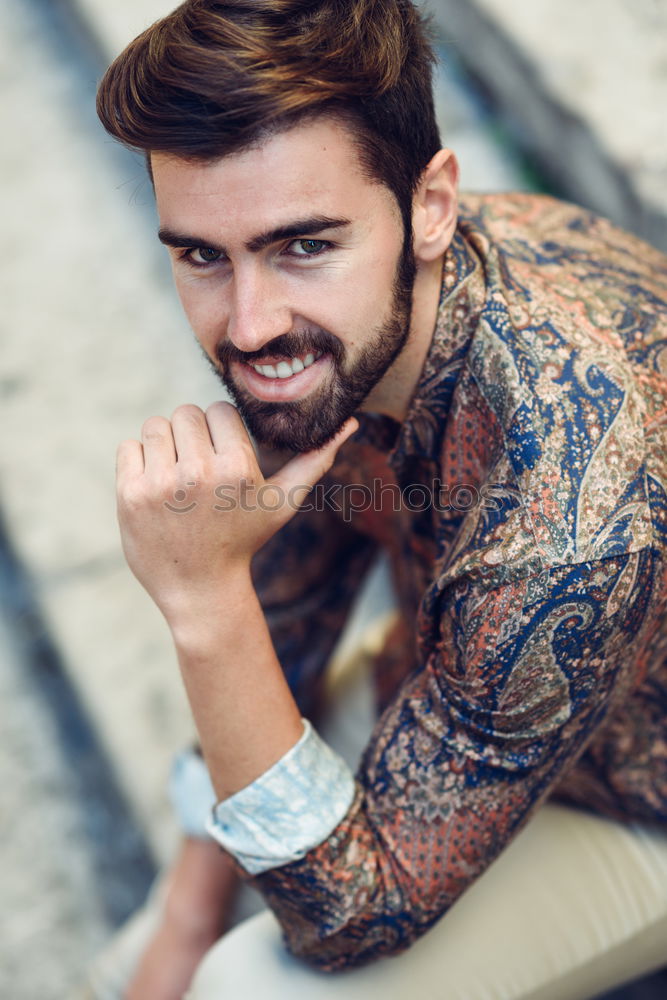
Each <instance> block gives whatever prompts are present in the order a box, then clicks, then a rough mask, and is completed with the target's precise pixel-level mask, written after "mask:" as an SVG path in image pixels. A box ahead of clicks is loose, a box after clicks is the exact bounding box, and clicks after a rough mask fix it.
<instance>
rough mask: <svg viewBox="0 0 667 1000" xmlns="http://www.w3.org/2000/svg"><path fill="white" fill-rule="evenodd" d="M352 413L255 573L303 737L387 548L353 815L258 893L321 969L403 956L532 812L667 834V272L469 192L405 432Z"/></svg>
mask: <svg viewBox="0 0 667 1000" xmlns="http://www.w3.org/2000/svg"><path fill="white" fill-rule="evenodd" d="M361 420H362V427H361V429H360V431H359V432H358V433H357V434H356V435H355V436H354V438H353V439H352V440H351V441H349V442H348V443H347V444H346V445H345V446H344V447H343V449H341V451H340V453H339V456H338V459H337V461H336V464H335V465H334V467H333V469H332V470H331V472H330V473H329V474H328V476H327V478H326V480H325V482H324V483H322V484H320V486H319V487H318V489H319V490H320V491H321V493H320V500H321V502H320V503H314V504H312V505H311V506H313V507H314V509H312V510H305V511H302V512H300V513H299V514H297V515H296V516H295V518H294V519H293V520H292V521H291V522H290V523H289V524H288V525H287V526H286V527H285V529H283V531H282V532H280V533H279V535H277V536H276V537H275V538H274V539H272V540H271V542H270V543H269V544H268V545H267V546H266V547H265V548H264V549H263V550H262V551H261V552H260V553H259V554H258V556H257V558H256V562H255V565H254V573H255V580H256V585H257V589H258V592H259V594H260V598H261V600H262V602H263V606H264V608H265V611H266V615H267V620H268V622H269V625H270V628H271V631H272V635H273V639H274V642H275V645H276V650H277V653H278V655H279V657H280V659H281V662H282V664H283V666H284V670H285V673H286V675H287V678H288V680H289V682H290V685H291V687H292V690H293V691H294V693H295V695H296V697H297V699H298V701H299V703H300V705H301V707H302V710H303V711H304V712H306V713H310V714H311V716H312V714H313V712H314V711H315V706H316V702H317V691H318V678H319V677H320V676H321V673H322V670H323V668H324V666H325V664H326V662H327V659H328V657H329V654H330V652H331V650H332V648H333V646H334V644H335V642H336V640H337V638H338V636H339V633H340V630H341V628H342V625H343V623H344V621H345V618H346V615H347V613H348V610H349V607H350V604H351V602H352V599H353V597H354V596H355V594H356V591H357V589H358V586H359V581H360V579H361V577H362V575H363V573H364V572H365V570H366V568H367V567H368V566H369V564H370V562H371V560H372V559H373V557H374V555H375V553H376V552H377V550H378V547H383V548H384V549H386V550H387V551H388V553H389V556H390V559H391V564H392V569H393V576H394V582H395V587H396V592H397V595H398V601H399V605H400V611H401V615H400V620H399V621H398V623H397V626H396V628H395V629H394V630H393V632H392V634H391V636H390V638H389V640H388V643H387V647H386V649H385V651H384V653H383V654H382V655H381V656H380V657H379V658H378V662H377V664H376V675H377V694H378V706H379V710H380V716H379V721H378V722H377V725H376V727H375V730H374V732H373V735H372V738H371V740H370V742H369V745H368V747H367V749H366V751H365V753H364V756H363V758H362V761H361V764H360V767H359V770H358V772H357V774H356V777H355V793H354V798H353V801H352V805H351V807H350V808H349V810H348V811H347V813H346V814H345V816H344V818H343V819H342V821H341V822H340V823H339V824H338V825H337V826H336V827H335V829H334V830H333V832H332V833H331V834H330V835H329V836H328V837H327V838H326V839H325V840H324V842H322V843H320V844H319V845H317V846H315V847H313V848H312V849H311V850H309V851H308V852H307V853H306V854H305V856H304V857H302V858H300V859H298V860H296V861H293V862H290V863H288V864H284V865H281V866H279V867H275V868H272V869H271V870H269V871H266V872H264V873H263V874H260V875H259V876H256V877H255V878H253V879H252V883H253V884H254V885H255V886H256V888H258V889H259V890H260V891H261V892H262V893H263V894H264V896H265V898H266V900H267V901H268V903H269V905H270V906H271V907H272V909H273V910H274V911H275V913H276V914H277V916H278V918H279V920H280V921H281V924H282V927H283V929H284V934H285V938H286V943H287V945H288V947H289V948H290V949H291V950H292V951H293V952H294V953H295V954H298V955H300V956H302V957H303V958H305V959H306V960H308V961H311V962H313V963H315V964H317V965H319V966H321V967H323V968H326V969H339V968H343V967H346V966H351V965H355V964H359V963H362V962H366V961H368V960H370V959H373V958H375V957H377V956H380V955H385V954H391V953H396V952H399V951H401V950H402V949H404V948H406V947H407V946H408V945H409V944H410V943H411V942H412V941H413V940H414V939H415V937H417V936H418V935H420V934H422V933H423V932H424V931H426V930H427V929H428V928H429V927H430V926H431V925H432V924H433V923H434V921H436V920H437V919H438V918H439V917H440V916H442V915H443V914H444V913H445V911H446V910H447V909H448V908H449V907H450V906H451V905H452V903H454V902H455V900H456V899H457V898H458V897H459V896H460V895H461V893H462V892H464V890H465V889H466V888H467V887H468V886H469V885H470V884H471V883H472V882H473V881H474V880H475V879H476V878H477V877H478V876H479V875H480V874H481V873H482V872H483V871H484V870H485V869H486V868H487V867H488V865H489V864H490V863H491V862H492V861H493V859H494V858H495V857H496V856H497V855H498V854H499V852H500V851H502V850H503V848H504V847H505V846H506V845H507V844H508V843H509V842H510V841H511V839H512V838H513V837H514V836H515V834H516V833H517V832H518V831H519V830H520V829H521V827H522V826H523V824H524V823H525V822H526V821H527V820H528V819H529V818H530V816H531V815H532V814H533V813H534V811H535V810H536V809H537V808H538V807H539V806H540V804H541V803H543V802H544V801H545V800H546V799H548V798H552V799H558V800H561V801H565V802H569V803H572V804H579V805H582V806H585V807H587V808H591V809H594V810H596V811H597V812H599V813H601V814H603V815H605V816H608V817H614V818H616V819H619V820H622V821H630V820H640V821H644V822H651V823H657V824H661V825H662V826H663V827H666V826H667V618H666V615H665V602H666V599H667V568H666V567H667V563H666V549H667V258H665V257H664V256H663V255H662V254H660V253H658V252H657V251H656V250H654V249H652V248H651V247H649V246H648V245H646V244H645V243H643V242H641V241H640V240H638V239H636V238H635V237H633V236H630V235H628V234H627V233H624V232H622V231H620V230H619V229H617V228H615V227H613V226H612V225H611V224H609V223H608V222H606V221H604V220H602V219H600V218H598V217H596V216H594V215H592V214H590V213H589V212H587V211H584V210H582V209H580V208H577V207H575V206H572V205H568V204H565V203H563V202H559V201H556V200H554V199H551V198H546V197H542V196H535V195H524V194H521V195H506V194H503V195H491V196H473V197H468V198H466V199H464V202H463V206H462V212H461V217H460V223H459V226H458V229H457V232H456V235H455V238H454V240H453V242H452V245H451V247H450V249H449V250H448V252H447V254H446V256H445V260H444V270H443V286H442V296H441V301H440V306H439V312H438V318H437V325H436V328H435V332H434V337H433V342H432V347H431V350H430V353H429V355H428V357H427V359H426V363H425V366H424V369H423V372H422V375H421V378H420V381H419V383H418V386H417V389H416V392H415V395H414V398H413V399H412V402H411V405H410V408H409V412H408V415H407V418H406V420H405V421H404V422H403V423H402V424H401V425H400V426H399V425H398V424H396V423H395V422H394V421H392V420H390V419H388V418H385V417H379V416H373V415H365V416H362V418H361ZM318 508H320V509H318Z"/></svg>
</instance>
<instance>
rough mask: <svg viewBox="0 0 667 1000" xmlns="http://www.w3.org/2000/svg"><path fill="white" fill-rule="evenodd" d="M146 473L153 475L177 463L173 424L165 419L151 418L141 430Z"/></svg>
mask: <svg viewBox="0 0 667 1000" xmlns="http://www.w3.org/2000/svg"><path fill="white" fill-rule="evenodd" d="M141 441H142V444H143V448H144V464H145V467H146V472H147V473H149V474H150V473H151V472H154V471H155V470H156V469H162V468H164V467H165V466H172V465H173V464H174V462H175V461H176V446H175V445H174V436H173V434H172V431H171V424H170V423H169V421H168V420H167V419H166V418H165V417H149V418H148V420H146V421H145V422H144V425H143V427H142V428H141Z"/></svg>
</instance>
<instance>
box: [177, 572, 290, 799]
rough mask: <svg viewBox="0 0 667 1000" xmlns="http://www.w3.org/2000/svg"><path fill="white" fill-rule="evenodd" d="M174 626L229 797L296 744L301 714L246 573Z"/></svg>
mask: <svg viewBox="0 0 667 1000" xmlns="http://www.w3.org/2000/svg"><path fill="white" fill-rule="evenodd" d="M170 626H171V630H172V635H173V637H174V643H175V646H176V651H177V654H178V659H179V663H180V667H181V672H182V675H183V681H184V685H185V688H186V691H187V695H188V699H189V701H190V707H191V709H192V714H193V717H194V720H195V725H196V727H197V731H198V733H199V739H200V742H201V747H202V752H203V754H204V758H205V759H206V763H207V766H208V769H209V773H210V775H211V781H212V782H213V786H214V788H215V791H216V794H217V796H218V798H220V799H224V798H227V797H228V796H230V795H232V794H233V793H234V792H237V791H239V790H240V789H241V788H244V787H245V786H246V785H248V784H250V783H251V782H252V781H254V780H255V778H257V777H259V776H260V775H261V774H263V773H264V772H265V771H267V770H268V768H270V767H271V766H272V765H273V764H274V763H275V762H276V761H277V760H279V759H280V758H281V757H282V756H283V754H285V753H286V752H287V751H288V750H289V749H290V748H291V747H292V746H294V744H295V743H296V742H297V741H298V740H299V738H300V736H301V734H302V731H303V724H302V722H301V716H300V713H299V710H298V708H297V706H296V703H295V701H294V699H293V697H292V695H291V693H290V690H289V687H288V686H287V682H286V681H285V677H284V675H283V672H282V669H281V667H280V663H279V661H278V659H277V657H276V654H275V651H274V648H273V644H272V642H271V637H270V635H269V631H268V627H267V624H266V621H265V618H264V614H263V612H262V609H261V607H260V605H259V601H258V599H257V595H256V593H255V590H254V588H253V585H252V581H251V578H250V573H249V572H247V571H237V572H235V574H234V576H233V577H230V579H229V580H228V581H227V582H226V583H225V585H224V587H223V589H222V590H220V591H219V592H218V593H217V594H216V595H215V599H214V600H213V599H210V598H209V599H207V600H204V599H203V598H202V600H201V601H200V602H199V603H198V604H195V605H193V606H191V607H188V608H187V611H186V612H184V613H183V614H180V615H179V614H177V613H174V615H173V620H172V621H170Z"/></svg>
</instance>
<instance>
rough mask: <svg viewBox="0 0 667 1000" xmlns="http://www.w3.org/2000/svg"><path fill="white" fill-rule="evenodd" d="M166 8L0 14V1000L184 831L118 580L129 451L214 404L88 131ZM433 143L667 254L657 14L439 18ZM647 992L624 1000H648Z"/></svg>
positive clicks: (114, 154) (139, 216) (161, 643)
mask: <svg viewBox="0 0 667 1000" xmlns="http://www.w3.org/2000/svg"><path fill="white" fill-rule="evenodd" d="M172 6H173V3H172V2H171V0H114V2H113V3H109V2H108V0H3V3H2V5H1V6H0V48H1V58H0V102H1V103H0V107H1V109H2V116H3V122H4V126H3V140H2V154H1V159H0V171H1V173H0V210H1V214H2V222H3V232H4V236H3V239H2V243H1V244H0V255H1V266H0V292H1V305H2V308H1V310H0V336H1V338H2V340H1V342H2V367H1V369H0V435H1V445H0V588H1V592H2V605H1V611H0V693H1V695H2V714H1V716H0V889H1V893H2V902H3V905H2V914H1V916H0V921H1V922H2V932H1V933H0V994H1V995H2V996H11V997H12V998H13V1000H34V998H35V997H37V996H39V997H41V998H42V1000H61V998H63V997H64V996H65V995H66V994H67V992H68V990H69V989H70V988H71V987H72V986H73V985H74V984H75V983H76V982H77V980H78V978H79V975H80V971H81V969H82V967H83V965H84V963H85V962H86V961H87V960H88V959H89V958H90V957H91V956H92V955H93V954H94V953H95V951H96V949H98V948H99V947H100V945H102V944H103V943H104V942H105V941H107V940H108V938H109V936H110V935H111V934H112V932H113V930H114V928H115V927H117V926H118V925H119V924H120V923H121V922H122V921H123V920H124V919H125V917H126V916H127V915H128V914H129V913H130V912H132V910H133V909H134V908H135V907H136V906H138V905H139V904H140V903H141V901H142V900H143V897H144V895H145V893H146V890H147V888H148V886H149V884H150V881H151V879H152V877H153V875H154V873H155V871H156V869H157V867H158V866H159V865H160V864H162V863H164V862H165V861H166V860H167V859H168V857H169V855H170V853H171V851H172V850H173V847H174V844H175V841H176V836H177V832H176V830H175V827H174V821H173V819H172V817H171V814H170V810H169V807H168V805H167V802H166V798H165V791H164V789H165V781H166V775H167V772H168V768H169V763H170V760H171V756H172V754H173V752H174V751H175V750H176V749H177V748H179V747H181V746H182V745H183V744H184V743H186V742H187V741H188V740H189V739H190V738H191V736H192V725H191V722H190V718H189V713H188V710H187V705H186V702H185V698H184V695H183V692H182V689H181V685H180V680H179V677H178V671H177V666H176V663H175V658H174V656H173V653H172V651H171V648H170V644H169V641H168V636H167V633H166V628H165V627H164V625H163V622H162V620H161V618H160V616H159V614H158V612H157V611H156V610H155V609H154V607H153V606H152V604H151V602H150V601H149V600H148V598H147V597H146V596H145V595H144V593H143V591H142V590H141V588H140V587H139V585H138V584H136V583H135V581H134V579H133V578H132V577H131V575H130V573H129V571H128V570H127V569H126V568H125V564H124V560H123V557H122V553H121V551H120V546H119V541H118V534H117V528H116V523H115V512H114V486H113V466H114V453H115V448H116V445H117V443H118V441H120V440H121V439H123V438H125V437H135V436H136V435H137V434H138V432H139V429H140V427H141V424H142V422H143V420H144V418H145V417H146V416H148V415H150V414H153V413H162V414H165V415H169V414H170V413H171V412H172V410H173V409H174V408H175V407H176V406H177V405H179V404H180V403H183V402H186V401H187V402H196V403H199V404H200V405H202V406H206V405H207V404H208V403H209V402H211V401H212V400H213V399H214V398H216V397H217V396H218V395H219V389H218V385H217V382H216V380H214V379H213V376H212V375H210V374H209V372H208V369H207V368H206V366H205V365H204V364H203V362H202V360H201V358H200V355H199V351H198V349H197V348H196V345H195V343H194V340H193V337H192V335H191V333H190V332H189V330H188V328H187V325H186V323H185V320H184V318H183V316H182V314H181V311H180V306H179V304H178V302H177V300H176V298H175V295H174V293H173V291H172V288H171V284H170V276H169V270H168V266H167V258H166V255H165V253H164V251H163V250H162V248H161V247H160V246H159V245H158V243H157V240H156V239H155V218H154V212H153V204H152V194H151V190H150V185H149V183H148V181H147V178H146V175H145V171H144V168H143V164H142V162H141V161H140V159H138V158H134V157H132V156H130V155H129V154H127V153H125V152H124V151H122V150H120V149H118V148H117V147H116V146H115V144H114V143H113V142H112V141H111V140H110V139H108V137H106V135H105V134H104V133H103V131H102V129H101V128H100V126H99V125H98V123H97V120H96V117H95V113H94V94H95V88H96V84H97V82H98V81H99V79H100V76H101V73H102V72H103V69H104V67H105V66H106V65H107V64H108V62H109V61H110V60H111V58H112V57H113V56H114V55H115V54H116V53H117V52H119V51H120V50H121V49H122V48H123V47H124V45H125V44H126V43H127V42H128V41H129V40H130V39H131V38H132V37H134V36H135V35H136V34H137V33H138V32H139V31H140V30H141V29H142V28H144V27H145V26H146V25H147V24H149V23H150V22H151V21H152V20H155V19H156V18H157V17H159V16H161V15H163V14H165V13H167V12H168V11H169V10H170V9H171V8H172ZM428 7H429V9H430V10H431V12H432V14H433V18H434V24H435V27H436V29H437V33H438V38H439V46H438V52H439V55H440V58H441V64H440V66H439V69H438V109H439V115H440V120H441V125H442V134H443V139H444V142H445V144H446V145H448V146H451V147H452V148H453V149H454V150H455V151H456V152H457V153H458V155H459V158H460V161H461V166H462V186H463V188H464V190H465V189H468V190H487V191H492V190H508V189H519V188H521V189H532V190H544V191H550V192H552V193H555V194H557V195H560V196H562V197H565V198H569V199H571V200H574V201H578V202H579V203H581V204H585V205H588V206H590V207H591V208H593V209H596V210H598V211H600V212H602V213H603V214H605V215H608V216H609V217H611V218H612V219H614V220H615V221H616V222H618V223H620V224H621V225H623V226H625V227H626V228H628V229H631V230H634V231H636V232H637V233H639V234H640V235H642V236H644V238H645V239H647V240H649V241H650V242H652V243H654V244H655V245H657V246H659V247H661V248H662V249H663V250H667V226H665V220H666V218H667V128H666V127H665V124H666V122H665V118H666V112H665V108H666V107H667V0H632V2H631V0H580V2H577V3H575V2H573V0H510V2H507V0H431V2H430V4H429V5H428ZM666 995H667V980H665V978H664V977H662V978H661V977H655V976H654V977H652V978H651V979H650V980H647V981H646V982H644V983H643V984H641V985H635V986H632V987H629V988H627V989H625V990H623V991H619V992H617V993H615V994H614V1000H657V998H658V997H661V998H664V997H665V996H666Z"/></svg>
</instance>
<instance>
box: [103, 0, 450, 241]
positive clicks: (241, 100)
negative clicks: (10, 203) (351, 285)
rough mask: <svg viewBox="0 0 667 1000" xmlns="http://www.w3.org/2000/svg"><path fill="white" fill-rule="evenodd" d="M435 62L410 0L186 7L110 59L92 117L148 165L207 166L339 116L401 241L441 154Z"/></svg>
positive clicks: (198, 3) (190, 1)
mask: <svg viewBox="0 0 667 1000" xmlns="http://www.w3.org/2000/svg"><path fill="white" fill-rule="evenodd" d="M433 62H434V57H433V52H432V49H431V47H430V44H429V41H428V37H427V31H426V27H425V22H424V19H423V17H422V16H421V15H420V13H419V12H418V11H417V9H416V8H415V6H414V5H413V4H412V3H411V2H410V0H227V2H225V0H186V2H185V3H183V4H181V6H180V7H178V8H177V9H176V10H175V11H173V13H171V14H170V15H168V16H167V17H165V18H163V19H162V20H160V21H157V22H156V23H155V24H154V25H152V27H150V28H148V29H147V30H146V31H144V32H143V34H141V35H139V37H138V38H136V39H135V40H134V41H133V42H132V43H131V44H130V45H129V46H128V47H127V48H126V49H125V51H124V52H122V53H121V55H120V56H118V58H117V59H116V60H115V61H114V62H113V63H112V65H111V66H110V67H109V69H108V70H107V72H106V74H105V76H104V78H103V80H102V83H101V84H100V87H99V91H98V97H97V110H98V114H99V117H100V120H101V121H102V124H103V125H104V127H105V128H106V130H107V131H108V132H109V133H110V134H111V135H112V136H114V138H116V139H118V140H120V142H122V143H123V144H124V145H126V146H129V147H130V148H131V149H135V150H141V151H143V152H144V153H145V154H146V155H147V159H148V163H149V169H150V154H151V152H157V151H161V152H168V153H173V154H175V155H177V156H182V157H184V158H187V159H192V160H198V161H203V162H206V161H210V160H213V159H217V158H219V157H221V156H224V155H226V154H227V153H233V152H238V151H240V150H242V149H244V148H247V147H248V146H251V145H252V144H253V143H255V142H257V141H260V140H261V139H262V138H265V137H266V136H268V135H271V134H273V133H274V132H277V131H280V130H282V129H285V128H289V127H290V126H292V125H294V124H297V123H298V122H299V121H302V120H303V119H305V118H308V117H314V116H316V115H320V114H328V115H336V116H338V117H339V118H340V119H342V121H343V122H344V123H345V124H346V125H348V127H349V128H350V131H351V134H352V136H353V138H354V140H355V142H356V145H357V149H358V151H359V154H360V158H361V162H362V165H363V167H364V169H365V170H366V172H367V174H368V175H369V176H370V177H371V178H372V179H373V180H377V181H379V182H381V183H383V184H385V185H386V186H387V187H388V188H389V189H390V190H391V191H392V192H393V193H394V195H395V197H396V199H397V201H398V204H399V208H400V210H401V214H402V216H403V221H404V225H405V228H406V233H408V232H410V231H411V213H412V195H413V193H414V191H415V189H416V187H417V184H418V182H419V178H420V176H421V174H422V171H423V170H424V167H425V166H426V164H427V163H428V162H429V160H430V159H431V157H432V156H434V154H435V153H436V152H437V151H438V149H439V148H440V138H439V135H438V127H437V124H436V120H435V113H434V108H433V94H432V86H431V72H432V66H433Z"/></svg>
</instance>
